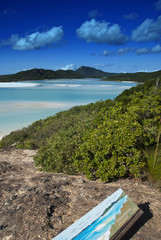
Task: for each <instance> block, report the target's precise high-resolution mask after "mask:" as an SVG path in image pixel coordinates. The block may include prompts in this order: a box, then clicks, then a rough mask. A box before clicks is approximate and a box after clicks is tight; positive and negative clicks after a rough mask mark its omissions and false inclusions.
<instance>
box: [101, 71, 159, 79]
mask: <svg viewBox="0 0 161 240" xmlns="http://www.w3.org/2000/svg"><path fill="white" fill-rule="evenodd" d="M160 77H161V70H160V71H156V72H137V73H121V74H117V75H114V76H109V77H107V78H106V79H104V81H134V82H146V81H148V80H156V79H157V78H160Z"/></svg>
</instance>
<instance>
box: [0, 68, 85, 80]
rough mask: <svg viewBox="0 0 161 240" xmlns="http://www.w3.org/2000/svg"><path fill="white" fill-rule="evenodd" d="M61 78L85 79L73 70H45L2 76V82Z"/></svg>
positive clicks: (0, 77)
mask: <svg viewBox="0 0 161 240" xmlns="http://www.w3.org/2000/svg"><path fill="white" fill-rule="evenodd" d="M59 78H84V76H82V75H81V74H79V73H78V72H76V71H72V70H66V71H65V70H57V71H53V70H44V69H31V70H27V71H22V72H18V73H16V74H10V75H1V76H0V81H1V82H11V81H25V80H42V79H59Z"/></svg>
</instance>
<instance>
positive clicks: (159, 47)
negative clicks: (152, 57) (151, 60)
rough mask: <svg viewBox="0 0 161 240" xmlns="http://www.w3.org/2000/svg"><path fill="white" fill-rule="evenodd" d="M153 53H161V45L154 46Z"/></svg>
mask: <svg viewBox="0 0 161 240" xmlns="http://www.w3.org/2000/svg"><path fill="white" fill-rule="evenodd" d="M151 52H152V53H159V52H161V45H160V44H157V45H156V46H154V47H153V48H152V49H151Z"/></svg>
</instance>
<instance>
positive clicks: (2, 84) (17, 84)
mask: <svg viewBox="0 0 161 240" xmlns="http://www.w3.org/2000/svg"><path fill="white" fill-rule="evenodd" d="M40 85H41V84H40V83H25V82H0V88H21V87H37V86H40Z"/></svg>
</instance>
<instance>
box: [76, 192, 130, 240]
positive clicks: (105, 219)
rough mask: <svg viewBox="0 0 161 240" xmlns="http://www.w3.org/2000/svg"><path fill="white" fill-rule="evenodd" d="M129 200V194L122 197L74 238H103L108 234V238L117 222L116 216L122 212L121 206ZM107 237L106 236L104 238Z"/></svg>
mask: <svg viewBox="0 0 161 240" xmlns="http://www.w3.org/2000/svg"><path fill="white" fill-rule="evenodd" d="M126 201H127V196H125V197H123V198H122V199H120V200H119V201H118V202H117V203H116V204H115V205H114V206H113V207H112V208H111V209H110V210H109V211H108V212H107V213H106V214H105V215H103V216H101V217H99V218H98V219H97V220H96V221H95V222H93V223H92V224H91V225H90V226H89V227H87V228H86V229H85V230H84V231H83V232H81V233H80V234H79V235H78V236H76V237H75V238H73V240H97V239H103V238H101V237H104V235H105V234H106V239H107V240H108V239H109V237H110V229H111V227H112V225H113V224H114V223H115V220H116V216H117V215H118V214H121V208H122V207H123V204H124V203H125V202H126ZM104 239H105V238H104Z"/></svg>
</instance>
